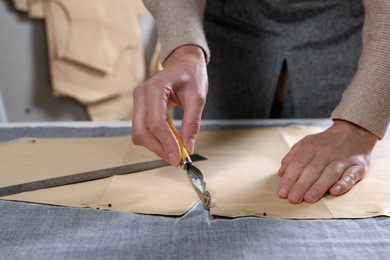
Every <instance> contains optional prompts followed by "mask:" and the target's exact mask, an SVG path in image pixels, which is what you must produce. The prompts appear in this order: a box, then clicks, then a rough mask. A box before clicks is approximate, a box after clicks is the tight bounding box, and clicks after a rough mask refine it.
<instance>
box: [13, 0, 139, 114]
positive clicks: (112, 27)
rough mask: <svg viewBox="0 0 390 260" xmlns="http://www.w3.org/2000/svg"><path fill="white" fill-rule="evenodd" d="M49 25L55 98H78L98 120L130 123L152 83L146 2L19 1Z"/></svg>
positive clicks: (16, 2) (18, 5) (19, 6)
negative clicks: (139, 96)
mask: <svg viewBox="0 0 390 260" xmlns="http://www.w3.org/2000/svg"><path fill="white" fill-rule="evenodd" d="M14 6H15V9H16V10H19V11H24V12H27V13H28V16H29V17H30V18H43V19H45V22H46V31H47V41H48V53H49V59H50V71H51V79H52V87H53V94H54V96H67V97H72V98H74V99H75V100H77V101H78V102H79V103H81V104H82V105H84V106H85V107H86V109H87V112H88V114H89V116H90V117H91V119H92V120H124V119H130V118H131V115H132V107H133V97H132V91H133V89H134V88H135V87H136V86H138V85H139V84H141V83H142V82H143V81H145V79H146V66H145V55H144V49H143V46H142V43H141V35H140V26H139V24H138V15H147V11H146V8H145V7H144V5H143V3H142V0H115V1H106V0H83V1H79V0H14Z"/></svg>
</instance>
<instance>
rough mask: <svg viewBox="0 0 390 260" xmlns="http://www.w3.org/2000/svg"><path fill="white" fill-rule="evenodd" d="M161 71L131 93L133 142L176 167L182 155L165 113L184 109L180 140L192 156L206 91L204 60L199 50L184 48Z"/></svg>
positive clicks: (170, 57)
mask: <svg viewBox="0 0 390 260" xmlns="http://www.w3.org/2000/svg"><path fill="white" fill-rule="evenodd" d="M163 67H164V69H163V70H162V71H161V72H159V73H158V74H157V75H155V76H154V77H153V78H151V79H149V80H148V81H146V82H144V83H143V84H141V85H140V86H138V87H137V88H136V89H135V90H134V92H133V100H134V108H133V117H132V140H133V143H134V144H136V145H141V146H144V147H146V148H148V149H149V150H150V151H152V152H154V153H155V154H157V155H158V156H160V157H161V158H162V159H164V160H165V161H167V162H169V163H170V164H171V165H174V166H177V165H179V164H180V160H181V153H180V148H179V144H178V142H177V140H176V138H175V136H174V134H173V132H172V130H171V128H170V127H169V125H168V122H167V115H168V109H169V108H171V107H173V106H175V105H178V106H182V107H183V109H184V115H183V120H182V125H181V130H180V136H181V138H182V140H183V143H184V145H185V146H186V149H187V150H188V152H189V153H192V152H193V149H194V144H195V139H196V136H197V134H198V132H199V129H200V121H201V115H202V111H203V107H204V105H205V101H206V95H207V90H208V78H207V70H206V60H205V57H204V53H203V51H202V49H201V48H199V47H198V46H195V45H184V46H181V47H179V48H177V49H175V50H174V51H173V52H172V53H171V55H170V56H169V57H168V58H167V59H166V60H165V62H164V64H163Z"/></svg>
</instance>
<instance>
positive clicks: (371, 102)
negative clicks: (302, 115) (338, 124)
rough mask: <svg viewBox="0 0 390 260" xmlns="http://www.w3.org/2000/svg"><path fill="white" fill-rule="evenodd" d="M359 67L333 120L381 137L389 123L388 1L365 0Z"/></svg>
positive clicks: (389, 20)
mask: <svg viewBox="0 0 390 260" xmlns="http://www.w3.org/2000/svg"><path fill="white" fill-rule="evenodd" d="M364 5H365V10H366V15H365V21H364V27H363V52H362V54H361V57H360V61H359V67H358V70H357V72H356V74H355V77H354V79H353V80H352V82H351V84H350V86H349V87H348V89H347V90H346V91H345V93H344V95H343V98H342V101H341V102H340V104H339V105H338V106H337V108H336V109H335V111H334V112H333V114H332V119H343V120H346V121H349V122H352V123H355V124H357V125H359V126H361V127H363V128H365V129H367V130H369V131H371V132H372V133H374V134H376V135H377V136H378V137H379V138H383V136H384V135H385V133H386V129H387V127H388V125H389V122H390V1H389V0H365V1H364Z"/></svg>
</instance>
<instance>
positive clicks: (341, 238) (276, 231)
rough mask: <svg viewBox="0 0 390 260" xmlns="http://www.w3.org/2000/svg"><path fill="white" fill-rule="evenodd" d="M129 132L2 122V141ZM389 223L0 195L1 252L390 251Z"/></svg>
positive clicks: (296, 255) (267, 254)
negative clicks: (146, 211)
mask: <svg viewBox="0 0 390 260" xmlns="http://www.w3.org/2000/svg"><path fill="white" fill-rule="evenodd" d="M211 128H223V127H221V126H219V127H218V126H217V125H214V126H211ZM128 133H129V129H128V128H110V127H97V128H88V129H87V128H85V129H82V128H81V129H80V128H63V127H48V128H45V127H35V128H1V127H0V141H5V140H10V139H13V138H16V137H21V136H36V137H44V136H46V137H49V136H50V137H62V136H112V135H123V134H128ZM0 171H1V166H0ZM389 231H390V218H386V217H378V218H371V219H356V220H353V219H340V220H294V219H263V218H253V217H246V218H238V219H226V218H217V217H213V216H210V215H209V214H208V212H206V211H204V210H203V207H202V205H201V204H200V203H197V204H196V205H195V206H194V207H193V208H192V209H191V210H190V211H189V212H188V213H187V214H185V215H183V216H181V217H165V216H152V215H142V214H132V213H118V212H109V211H104V210H96V209H88V208H84V209H79V208H70V207H60V206H48V205H39V204H33V203H22V202H8V201H0V259H328V258H329V259H387V258H388V256H389V254H390V232H389Z"/></svg>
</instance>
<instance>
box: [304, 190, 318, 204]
mask: <svg viewBox="0 0 390 260" xmlns="http://www.w3.org/2000/svg"><path fill="white" fill-rule="evenodd" d="M305 198H307V199H308V201H309V202H314V201H317V200H318V192H317V190H316V189H310V190H309V191H308V192H306V194H305Z"/></svg>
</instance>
